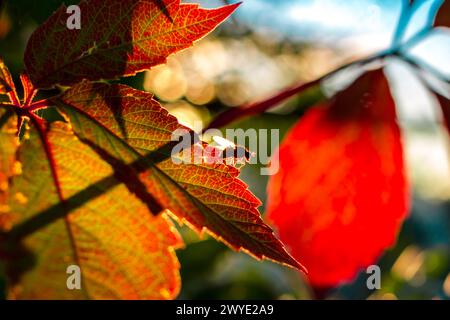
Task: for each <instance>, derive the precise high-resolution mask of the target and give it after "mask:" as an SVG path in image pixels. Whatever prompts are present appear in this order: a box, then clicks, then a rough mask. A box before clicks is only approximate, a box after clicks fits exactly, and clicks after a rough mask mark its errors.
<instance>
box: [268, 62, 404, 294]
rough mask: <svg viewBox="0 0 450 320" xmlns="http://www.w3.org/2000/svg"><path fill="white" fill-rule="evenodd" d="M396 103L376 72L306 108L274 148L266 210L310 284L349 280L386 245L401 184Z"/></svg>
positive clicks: (400, 205)
mask: <svg viewBox="0 0 450 320" xmlns="http://www.w3.org/2000/svg"><path fill="white" fill-rule="evenodd" d="M404 171H405V168H404V163H403V150H402V144H401V139H400V130H399V127H398V124H397V117H396V111H395V103H394V101H393V98H392V96H391V93H390V91H389V86H388V83H387V81H386V79H385V77H384V75H383V72H382V71H380V70H377V71H372V72H369V73H367V74H365V75H363V76H362V77H361V78H360V79H358V80H357V81H356V82H355V83H354V84H353V85H351V86H350V87H349V88H348V89H346V90H345V91H343V92H341V93H339V94H338V95H337V96H336V97H335V98H334V99H333V100H332V101H331V102H329V103H326V104H324V105H321V106H318V107H316V108H313V109H311V110H310V111H308V112H307V114H306V115H305V117H304V118H302V119H301V120H300V122H299V123H298V124H297V125H296V126H295V127H294V128H293V129H292V131H291V132H290V133H289V135H288V136H287V137H286V139H285V140H284V142H283V143H282V145H281V147H280V171H279V173H278V174H277V175H275V176H273V177H271V179H270V183H269V186H268V214H269V218H270V220H271V221H272V222H273V223H274V225H275V226H276V228H277V229H278V231H279V235H280V238H281V240H282V241H283V242H284V243H285V244H286V245H287V246H288V247H289V248H290V249H291V253H292V254H293V256H294V257H296V258H297V259H301V261H302V262H303V263H304V264H305V266H306V267H307V268H308V270H309V280H310V282H311V284H312V285H313V286H315V287H334V286H336V285H338V284H341V283H344V282H348V281H350V280H352V279H353V278H354V277H355V276H356V274H357V272H358V271H360V270H362V268H364V267H367V266H369V265H371V264H373V263H375V262H376V260H377V259H378V258H379V256H380V255H381V254H382V252H383V251H384V250H385V249H386V248H388V247H389V246H391V245H393V244H394V242H395V239H396V236H397V234H398V232H399V229H400V226H401V224H402V222H403V221H404V219H405V217H406V215H407V209H408V188H407V183H406V178H405V172H404Z"/></svg>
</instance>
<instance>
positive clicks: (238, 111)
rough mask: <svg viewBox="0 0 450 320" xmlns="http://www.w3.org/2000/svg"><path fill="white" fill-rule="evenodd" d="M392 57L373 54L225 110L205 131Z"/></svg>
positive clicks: (257, 112) (385, 54)
mask: <svg viewBox="0 0 450 320" xmlns="http://www.w3.org/2000/svg"><path fill="white" fill-rule="evenodd" d="M392 55H393V53H392V52H391V51H386V52H381V53H378V54H375V55H373V56H370V57H368V58H365V59H362V60H357V61H353V62H350V63H348V64H345V65H343V66H341V67H339V68H337V69H335V70H333V71H331V72H329V73H327V74H325V75H323V76H322V77H320V78H318V79H316V80H313V81H311V82H307V83H301V84H298V85H296V86H293V87H292V88H289V89H287V90H285V91H282V92H280V93H278V94H276V95H275V96H273V97H271V98H269V99H266V100H263V101H260V102H257V103H253V104H249V105H246V106H242V107H238V108H232V109H230V110H227V111H225V112H223V113H222V114H220V115H219V116H218V117H217V118H216V119H214V120H213V121H212V122H211V124H210V125H209V126H208V127H207V128H206V129H205V130H208V129H212V128H221V127H224V126H226V125H228V124H230V123H232V122H234V121H237V120H241V119H243V118H247V117H249V116H252V115H256V114H260V113H263V112H265V111H267V110H269V109H271V108H273V107H275V106H277V105H279V104H280V103H281V102H283V101H285V100H287V99H289V98H291V97H293V96H295V95H298V94H300V93H302V92H305V91H306V90H308V89H311V88H313V87H315V86H317V85H320V83H322V82H323V81H324V80H326V79H328V78H330V77H332V76H334V75H335V74H337V73H339V72H341V71H343V70H345V69H347V68H350V67H354V66H362V65H365V64H368V63H370V62H373V61H376V60H380V59H384V58H386V57H388V56H392Z"/></svg>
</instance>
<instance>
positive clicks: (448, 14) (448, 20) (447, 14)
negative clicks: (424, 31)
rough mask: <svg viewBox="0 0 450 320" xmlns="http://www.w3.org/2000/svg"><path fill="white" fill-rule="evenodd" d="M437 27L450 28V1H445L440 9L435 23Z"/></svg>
mask: <svg viewBox="0 0 450 320" xmlns="http://www.w3.org/2000/svg"><path fill="white" fill-rule="evenodd" d="M434 25H435V26H436V27H449V28H450V1H448V0H444V3H443V4H442V7H441V8H440V9H439V12H438V14H437V17H436V20H435V22H434Z"/></svg>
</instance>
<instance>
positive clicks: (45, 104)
mask: <svg viewBox="0 0 450 320" xmlns="http://www.w3.org/2000/svg"><path fill="white" fill-rule="evenodd" d="M51 105H52V102H51V100H49V99H44V100H39V101H36V102H34V103H32V104H30V105H29V106H28V107H26V108H25V110H28V111H30V112H32V111H36V110H39V109H43V108H46V107H49V106H51Z"/></svg>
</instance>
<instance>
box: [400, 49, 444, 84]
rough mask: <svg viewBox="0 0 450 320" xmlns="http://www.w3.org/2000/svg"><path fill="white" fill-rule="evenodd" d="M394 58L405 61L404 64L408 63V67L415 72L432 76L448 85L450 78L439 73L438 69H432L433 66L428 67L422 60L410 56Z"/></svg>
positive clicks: (403, 55)
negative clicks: (422, 72)
mask: <svg viewBox="0 0 450 320" xmlns="http://www.w3.org/2000/svg"><path fill="white" fill-rule="evenodd" d="M396 57H398V58H399V59H401V60H403V61H405V62H406V63H408V64H409V65H411V66H412V67H414V68H415V69H417V70H423V71H425V72H426V73H428V74H430V75H432V76H433V77H435V78H436V79H438V80H439V81H442V82H445V83H450V78H449V77H448V76H446V75H445V74H443V73H442V72H441V71H439V70H438V69H436V68H434V67H433V66H431V65H429V64H428V63H426V62H424V61H422V60H419V59H417V58H414V57H411V56H407V55H405V54H396Z"/></svg>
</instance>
